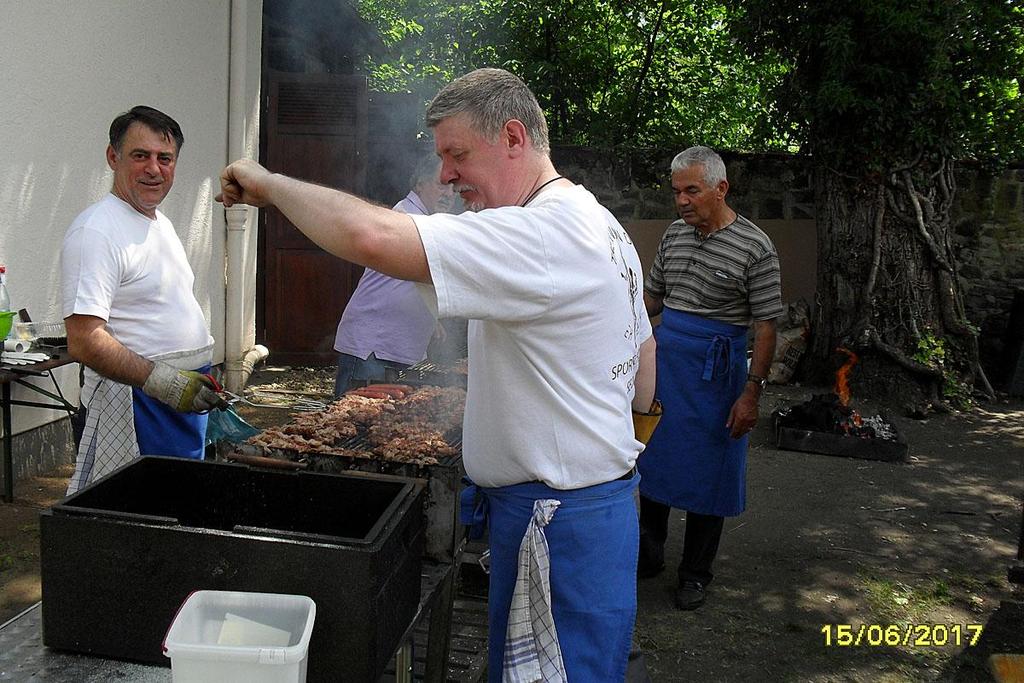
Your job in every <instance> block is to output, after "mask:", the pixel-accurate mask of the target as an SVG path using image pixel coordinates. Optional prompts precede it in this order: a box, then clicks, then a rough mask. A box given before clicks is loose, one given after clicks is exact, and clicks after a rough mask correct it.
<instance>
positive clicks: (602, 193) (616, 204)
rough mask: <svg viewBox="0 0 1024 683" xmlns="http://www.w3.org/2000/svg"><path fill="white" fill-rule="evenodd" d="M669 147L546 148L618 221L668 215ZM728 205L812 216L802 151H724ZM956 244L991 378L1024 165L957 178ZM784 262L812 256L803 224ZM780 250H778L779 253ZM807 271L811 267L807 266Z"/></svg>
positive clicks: (757, 214) (1022, 202) (1003, 322)
mask: <svg viewBox="0 0 1024 683" xmlns="http://www.w3.org/2000/svg"><path fill="white" fill-rule="evenodd" d="M673 155H674V152H669V151H664V150H631V151H628V152H609V151H605V150H596V149H588V148H578V147H556V148H554V149H553V150H552V157H553V158H554V161H555V166H556V168H558V170H559V172H561V173H562V174H563V175H565V176H567V177H569V178H571V179H572V180H574V181H575V182H578V183H583V184H584V185H586V186H587V187H588V188H589V189H590V190H591V191H592V192H594V194H595V195H597V197H598V198H599V199H600V200H601V201H602V202H603V203H604V204H605V205H606V206H607V207H608V208H609V209H610V210H611V211H612V213H614V214H615V215H616V217H617V218H618V219H619V220H620V221H622V222H623V223H630V222H634V221H644V220H651V219H665V220H671V219H672V218H674V217H675V209H674V208H673V205H672V191H671V186H670V184H669V181H670V179H669V166H670V163H671V161H672V156H673ZM723 158H724V160H725V163H726V167H727V168H728V171H729V185H730V190H729V197H730V204H731V205H732V206H733V208H735V209H736V210H737V211H739V212H740V213H742V214H744V215H746V216H748V217H749V218H751V219H753V220H754V221H759V220H760V221H772V220H778V221H789V222H793V223H794V224H797V223H799V222H801V221H806V220H808V219H811V220H813V218H814V189H813V179H812V177H811V165H810V163H809V160H808V159H806V158H804V157H798V156H790V155H782V154H739V153H725V154H723ZM956 180H957V201H956V205H955V207H954V211H953V240H954V248H955V249H956V251H957V253H958V255H959V266H960V274H961V276H962V279H963V283H964V288H965V297H966V300H965V303H966V306H967V315H968V318H969V319H970V320H971V321H972V322H973V323H974V324H975V325H977V326H978V327H979V328H980V329H981V338H980V342H981V349H982V357H983V359H984V360H985V365H986V367H988V368H989V369H990V374H993V375H994V376H993V377H991V379H992V381H993V383H995V384H997V385H998V384H999V377H1000V376H1002V375H1003V374H1005V371H1006V370H1007V369H1008V365H1007V363H1010V362H1012V360H1013V359H1010V358H1008V352H1007V349H1008V348H1010V347H1011V346H1012V341H1013V340H1011V339H1009V338H1008V334H1013V333H1014V332H1011V331H1009V330H1008V323H1009V320H1010V313H1011V309H1012V306H1013V300H1014V293H1015V291H1016V290H1022V289H1024V167H1014V168H1010V169H1008V170H1005V171H1003V172H1002V173H1000V174H999V175H998V176H993V175H992V174H991V173H988V172H986V171H985V170H983V169H980V168H977V167H968V166H965V167H961V168H960V169H959V170H958V171H957V174H956ZM800 236H801V239H800V240H799V241H797V242H795V243H794V244H793V246H791V247H790V248H797V249H801V250H803V253H801V254H790V255H789V258H788V260H789V262H790V263H798V264H809V263H814V262H815V256H814V254H815V252H814V249H815V235H814V231H813V230H806V229H804V230H802V232H801V235H800ZM781 251H782V248H781V247H780V256H782V254H781ZM807 267H811V266H807Z"/></svg>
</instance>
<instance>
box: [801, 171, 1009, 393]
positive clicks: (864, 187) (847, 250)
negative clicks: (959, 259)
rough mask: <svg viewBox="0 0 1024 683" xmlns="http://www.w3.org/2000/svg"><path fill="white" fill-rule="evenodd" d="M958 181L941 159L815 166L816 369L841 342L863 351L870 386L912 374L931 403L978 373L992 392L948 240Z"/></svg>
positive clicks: (891, 386) (891, 385)
mask: <svg viewBox="0 0 1024 683" xmlns="http://www.w3.org/2000/svg"><path fill="white" fill-rule="evenodd" d="M952 178H953V176H952V172H951V169H950V167H949V163H948V162H947V160H946V159H944V158H936V159H934V160H932V161H929V162H925V161H922V160H918V161H917V162H915V163H914V164H912V165H911V166H909V167H905V168H893V169H891V170H890V171H889V172H888V173H887V174H879V175H877V176H874V177H868V178H861V179H855V178H851V177H849V176H845V175H842V174H840V173H837V172H835V171H833V170H831V169H827V168H821V167H819V168H818V169H816V173H815V183H816V193H815V194H816V197H817V199H816V211H817V233H818V283H817V284H818V286H817V302H816V303H817V306H816V314H815V320H814V324H813V326H812V331H813V339H812V342H811V355H812V359H814V360H815V361H817V363H816V364H815V365H816V366H817V367H818V368H823V367H827V366H828V365H829V361H830V359H832V357H833V356H832V354H833V353H834V351H835V349H836V348H837V347H840V346H842V347H847V348H850V349H853V350H855V351H857V353H859V354H861V355H862V357H863V359H864V361H865V362H864V368H863V371H862V373H861V374H862V375H863V374H865V373H870V374H871V375H873V377H871V378H865V377H862V379H868V380H870V381H869V382H868V384H869V385H870V388H869V389H868V391H879V390H881V391H892V390H900V389H906V388H907V387H906V386H905V385H904V383H905V382H906V381H907V380H908V379H909V380H911V381H912V383H913V384H914V385H916V387H917V388H919V389H920V390H921V393H922V394H923V395H924V396H925V397H927V398H928V399H930V400H932V401H935V400H937V399H939V398H941V397H942V395H943V393H944V392H945V393H946V395H947V397H949V394H950V392H951V391H952V390H953V389H955V388H956V387H957V386H960V387H966V388H967V390H968V391H969V390H970V389H971V387H972V386H973V384H974V381H975V379H976V377H977V378H978V379H979V380H980V384H981V386H982V388H983V390H986V391H985V393H988V394H990V393H991V389H990V387H988V386H987V381H985V380H984V378H983V375H982V376H980V377H978V374H977V373H978V372H979V371H980V370H979V366H978V352H977V339H976V338H975V336H974V332H973V330H972V328H971V326H970V325H969V324H968V322H967V320H966V318H965V316H964V306H963V298H962V289H961V286H960V281H959V277H958V275H957V272H956V261H955V256H954V254H953V252H952V247H951V243H950V239H949V226H950V218H949V211H950V208H951V205H952V200H953V195H954V190H955V188H954V186H953V180H952ZM915 356H916V358H915ZM855 376H856V375H855ZM879 380H880V383H878V382H877V381H879ZM900 393H905V392H903V391H901V392H900ZM959 398H964V396H960V397H959Z"/></svg>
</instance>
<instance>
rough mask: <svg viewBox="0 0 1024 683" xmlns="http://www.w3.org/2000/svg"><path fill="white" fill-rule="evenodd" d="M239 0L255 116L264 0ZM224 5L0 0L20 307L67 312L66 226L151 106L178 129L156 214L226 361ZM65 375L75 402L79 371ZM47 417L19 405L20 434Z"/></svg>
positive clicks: (11, 269) (4, 192) (185, 0)
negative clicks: (170, 233) (63, 291)
mask: <svg viewBox="0 0 1024 683" xmlns="http://www.w3.org/2000/svg"><path fill="white" fill-rule="evenodd" d="M235 7H236V11H237V8H238V7H241V8H242V10H243V11H245V12H246V13H247V14H249V15H251V16H252V17H253V18H254V20H253V21H250V22H249V26H250V27H251V33H250V35H249V36H247V38H246V40H247V43H248V44H249V45H250V49H249V50H248V51H247V53H246V54H247V58H248V59H255V60H256V62H257V65H256V67H255V83H254V84H249V86H248V87H247V89H246V93H247V95H248V97H249V99H250V101H249V102H248V104H247V110H248V111H253V110H255V111H258V110H259V109H258V85H259V76H258V74H259V67H258V60H259V54H260V49H259V46H260V34H259V31H260V22H259V19H258V18H259V16H260V11H261V2H259V0H253V1H252V2H249V3H246V2H244V1H243V2H238V1H237V0H236V2H235ZM231 11H232V2H231V0H174V1H172V2H166V1H162V2H161V1H156V0H3V1H2V2H0V262H2V263H5V264H6V265H7V269H8V273H9V286H8V288H9V291H10V294H11V301H12V306H13V307H14V308H27V309H28V310H29V312H30V313H31V315H32V317H33V319H35V320H60V319H61V317H62V315H61V305H60V296H59V292H60V245H61V241H62V239H63V236H64V232H65V230H66V229H67V226H68V225H69V224H70V222H71V220H72V219H73V218H74V217H75V216H76V215H77V214H78V213H79V212H80V211H82V210H83V209H84V208H85V207H87V206H88V205H89V204H91V203H93V202H94V201H96V200H98V199H99V198H100V197H102V196H103V195H104V194H105V193H106V192H107V191H109V189H110V183H111V178H112V176H111V173H110V171H109V169H108V168H107V165H106V163H105V161H104V150H105V148H106V144H107V129H108V127H109V125H110V121H111V119H113V118H114V116H116V115H117V114H119V113H121V112H123V111H126V110H128V109H129V108H131V107H132V106H134V105H136V104H147V105H150V106H153V107H156V108H157V109H160V110H162V111H164V112H166V113H168V114H170V115H171V116H173V117H174V118H175V119H176V120H177V121H178V123H180V124H181V127H182V130H183V132H184V135H185V145H184V147H183V148H182V153H181V157H180V160H179V162H178V167H177V172H176V177H175V183H174V187H173V189H172V190H171V192H170V194H169V195H168V197H167V199H166V200H165V201H164V203H163V205H162V206H161V207H160V208H161V210H162V211H163V212H164V213H165V214H166V215H167V216H168V217H169V218H170V219H171V221H172V222H173V223H174V225H175V228H176V229H177V231H178V234H179V235H180V236H181V239H182V242H183V243H184V245H185V251H186V253H187V254H188V257H189V260H190V262H191V263H192V268H193V270H194V271H195V274H196V287H195V291H196V296H197V298H198V299H199V302H200V304H201V305H202V308H203V312H204V313H205V315H206V317H207V321H208V322H209V324H210V329H211V332H212V334H213V336H214V338H215V339H216V341H217V346H216V350H215V353H214V359H215V362H221V361H223V358H224V334H223V333H224V291H225V288H224V243H225V231H224V215H223V210H222V208H221V207H220V205H219V204H216V203H215V202H214V200H213V196H214V195H215V194H216V191H217V184H218V180H217V178H218V174H219V172H220V169H221V168H222V167H223V165H224V163H225V162H226V161H227V155H228V149H227V147H228V140H227V135H228V134H227V125H228V85H229V83H228V80H229V78H228V74H229V55H230V44H229V29H230V17H231ZM253 46H254V47H253ZM249 71H250V72H251V71H253V70H252V69H250V70H249ZM255 134H256V133H255V126H253V135H255ZM253 147H255V143H253ZM168 324H169V325H172V324H174V323H173V321H168ZM60 378H61V383H62V385H63V386H64V387H65V390H66V391H70V392H71V394H72V395H73V396H77V378H78V373H77V366H70V367H68V368H64V369H62V371H61V373H60ZM19 391H23V390H21V389H20V388H19ZM45 413H46V411H38V410H31V411H29V410H20V411H16V412H15V420H16V422H15V429H14V431H15V432H17V431H21V430H23V429H26V428H29V427H31V426H35V425H38V424H41V423H43V422H45V421H48V420H50V419H54V417H56V416H58V415H59V414H57V413H54V414H53V415H50V416H47V415H46V414H45Z"/></svg>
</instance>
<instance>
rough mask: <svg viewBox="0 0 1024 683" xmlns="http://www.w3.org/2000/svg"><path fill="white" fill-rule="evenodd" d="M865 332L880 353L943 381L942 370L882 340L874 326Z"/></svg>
mask: <svg viewBox="0 0 1024 683" xmlns="http://www.w3.org/2000/svg"><path fill="white" fill-rule="evenodd" d="M864 332H865V334H866V335H867V337H868V340H869V341H870V346H871V347H872V348H874V349H875V350H877V351H879V352H880V353H882V354H884V355H886V356H888V357H889V358H891V359H892V360H893V361H894V362H895V363H896V364H897V365H899V366H900V367H901V368H903V369H905V370H908V371H909V372H911V373H913V374H915V375H918V376H920V377H924V378H926V379H930V380H932V381H934V382H942V381H943V379H944V378H943V375H942V371H941V370H938V369H936V368H933V367H932V366H930V365H925V364H924V363H918V362H917V361H916V360H914V359H913V358H910V357H909V356H907V355H906V354H905V353H903V352H902V351H900V350H899V349H897V348H896V347H895V346H891V345H889V344H886V343H885V342H884V341H882V338H881V337H880V336H879V335H878V332H877V331H875V329H874V328H867V329H866V330H865V331H864Z"/></svg>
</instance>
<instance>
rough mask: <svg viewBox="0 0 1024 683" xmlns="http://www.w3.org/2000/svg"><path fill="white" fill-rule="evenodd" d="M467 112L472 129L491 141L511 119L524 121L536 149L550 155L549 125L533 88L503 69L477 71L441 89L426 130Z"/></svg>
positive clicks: (430, 108) (435, 99) (428, 111)
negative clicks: (532, 90) (531, 89)
mask: <svg viewBox="0 0 1024 683" xmlns="http://www.w3.org/2000/svg"><path fill="white" fill-rule="evenodd" d="M463 112H466V113H468V114H469V116H470V119H471V121H472V122H473V127H474V128H475V129H476V130H477V132H479V133H481V134H482V135H483V136H484V137H486V138H487V139H488V140H490V141H491V142H494V141H495V140H497V139H498V135H499V134H500V133H501V129H502V128H503V127H504V126H505V124H506V123H508V121H509V120H510V119H517V120H518V121H521V122H522V124H523V126H525V127H526V133H527V134H528V135H529V136H530V141H531V142H532V143H533V148H534V149H535V150H537V151H538V152H541V153H543V154H548V153H549V152H550V150H551V144H550V143H549V142H548V124H547V121H545V120H544V112H543V111H541V108H540V105H539V104H537V98H536V97H534V95H533V93H532V92H530V89H529V88H528V87H526V84H525V83H523V81H522V79H520V78H519V77H518V76H516V75H515V74H512V73H510V72H508V71H505V70H504V69H477V70H476V71H471V72H469V73H468V74H466V75H465V76H461V77H459V78H456V79H455V80H454V81H452V82H451V83H449V84H448V85H446V86H445V87H443V88H441V91H440V92H439V93H437V96H436V97H434V100H433V101H432V102H431V103H430V105H429V106H428V107H427V120H426V123H427V127H428V128H433V127H435V126H436V125H437V124H439V123H441V121H444V120H445V119H448V118H451V117H452V116H456V115H458V114H461V113H463Z"/></svg>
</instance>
